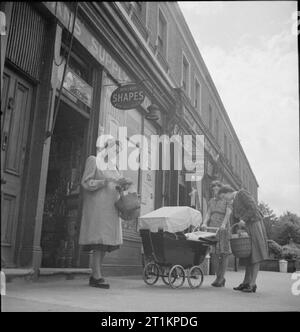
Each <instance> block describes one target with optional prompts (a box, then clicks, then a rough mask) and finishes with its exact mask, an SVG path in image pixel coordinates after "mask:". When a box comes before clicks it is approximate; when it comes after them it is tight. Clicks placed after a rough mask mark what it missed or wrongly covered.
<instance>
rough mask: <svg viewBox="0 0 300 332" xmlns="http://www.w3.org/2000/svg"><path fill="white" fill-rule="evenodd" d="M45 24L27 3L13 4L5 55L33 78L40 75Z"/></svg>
mask: <svg viewBox="0 0 300 332" xmlns="http://www.w3.org/2000/svg"><path fill="white" fill-rule="evenodd" d="M45 26H46V22H45V20H44V19H43V18H42V17H41V16H40V15H39V13H38V12H36V11H35V10H34V9H33V8H32V6H31V5H30V4H29V3H26V2H15V3H14V4H13V10H12V17H11V25H10V29H9V36H8V45H7V53H6V57H7V58H8V59H9V60H10V61H11V62H13V63H14V64H15V65H16V66H18V67H19V68H21V69H22V70H23V71H24V72H25V73H27V74H29V75H30V76H32V77H33V78H35V79H38V78H39V75H40V65H41V57H42V50H43V44H44V38H45V31H46V27H45Z"/></svg>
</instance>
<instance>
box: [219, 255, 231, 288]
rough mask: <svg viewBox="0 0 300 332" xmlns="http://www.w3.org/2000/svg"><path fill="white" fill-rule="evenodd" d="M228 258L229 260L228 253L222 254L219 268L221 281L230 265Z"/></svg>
mask: <svg viewBox="0 0 300 332" xmlns="http://www.w3.org/2000/svg"><path fill="white" fill-rule="evenodd" d="M228 260H229V256H228V255H226V254H222V255H220V260H219V269H218V278H219V281H222V280H223V279H224V277H225V273H226V270H227V266H228Z"/></svg>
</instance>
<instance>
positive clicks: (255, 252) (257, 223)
mask: <svg viewBox="0 0 300 332" xmlns="http://www.w3.org/2000/svg"><path fill="white" fill-rule="evenodd" d="M232 209H233V211H232V213H233V217H234V219H235V221H239V220H243V221H244V222H245V223H246V228H247V231H248V234H249V235H250V237H251V243H252V251H251V256H250V257H249V258H246V259H240V261H243V262H244V263H245V264H247V265H248V264H255V263H259V262H261V261H263V260H265V259H267V258H268V243H267V234H266V230H265V226H264V223H263V217H262V214H261V213H260V211H259V209H258V206H257V204H256V202H255V200H254V199H253V197H252V196H251V194H250V193H249V192H248V191H246V190H244V189H241V190H240V191H238V192H237V194H236V196H235V198H234V200H233V206H232Z"/></svg>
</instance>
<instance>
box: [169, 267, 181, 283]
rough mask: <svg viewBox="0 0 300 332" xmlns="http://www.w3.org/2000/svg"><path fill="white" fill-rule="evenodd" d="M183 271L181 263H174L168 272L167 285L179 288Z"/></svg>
mask: <svg viewBox="0 0 300 332" xmlns="http://www.w3.org/2000/svg"><path fill="white" fill-rule="evenodd" d="M184 281H185V272H184V268H183V267H182V266H181V265H174V266H173V267H172V268H171V270H170V272H169V285H170V286H171V287H172V288H179V287H181V286H182V285H183V284H184Z"/></svg>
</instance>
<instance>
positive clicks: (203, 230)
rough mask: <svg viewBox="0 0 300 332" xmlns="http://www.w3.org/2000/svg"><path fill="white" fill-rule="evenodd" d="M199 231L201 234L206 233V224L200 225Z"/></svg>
mask: <svg viewBox="0 0 300 332" xmlns="http://www.w3.org/2000/svg"><path fill="white" fill-rule="evenodd" d="M200 230H201V231H202V232H206V231H207V225H206V224H202V225H201V226H200Z"/></svg>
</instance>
